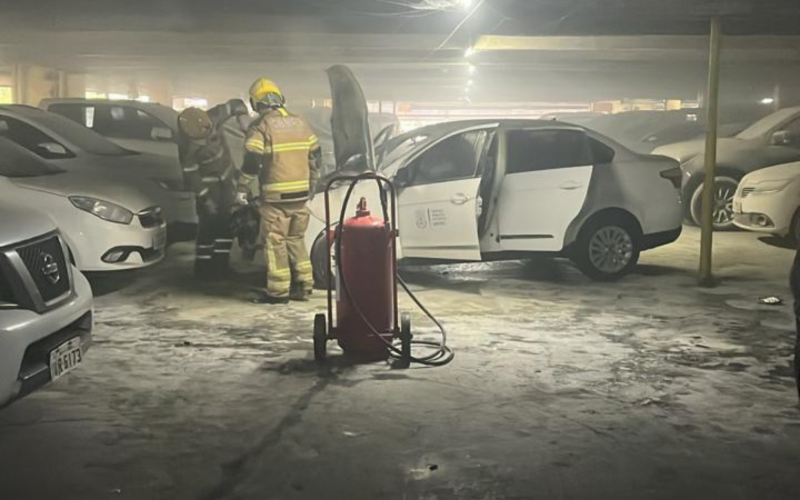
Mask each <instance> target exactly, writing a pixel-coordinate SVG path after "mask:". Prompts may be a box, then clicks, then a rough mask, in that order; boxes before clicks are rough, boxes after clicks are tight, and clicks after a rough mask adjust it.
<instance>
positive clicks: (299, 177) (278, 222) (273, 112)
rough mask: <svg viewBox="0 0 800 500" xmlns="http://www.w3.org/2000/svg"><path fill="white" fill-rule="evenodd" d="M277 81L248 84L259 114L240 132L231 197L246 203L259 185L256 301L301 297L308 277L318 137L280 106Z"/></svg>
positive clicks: (308, 288)
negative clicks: (262, 287) (260, 279)
mask: <svg viewBox="0 0 800 500" xmlns="http://www.w3.org/2000/svg"><path fill="white" fill-rule="evenodd" d="M285 103H286V100H285V99H284V96H283V93H281V91H280V89H279V88H278V86H277V85H276V84H275V83H274V82H272V81H271V80H268V79H266V78H259V79H258V80H256V81H255V83H253V85H252V86H251V87H250V105H251V106H252V107H253V109H254V110H255V111H257V112H258V114H259V116H258V118H256V120H254V121H253V123H252V124H251V125H250V128H249V129H248V131H247V134H246V137H245V158H244V164H243V165H242V171H241V173H240V176H239V193H238V195H237V201H238V202H239V203H240V204H245V203H246V202H247V197H248V192H249V186H250V184H251V182H252V181H253V180H255V179H258V185H259V186H260V197H261V198H260V207H259V213H260V215H261V238H262V239H263V243H264V256H265V259H266V261H267V287H266V294H264V295H263V296H260V297H258V298H256V299H254V301H253V302H255V303H258V304H285V303H287V302H288V301H289V299H293V300H307V298H308V296H309V295H310V294H311V290H312V286H313V278H312V271H311V261H310V260H309V255H308V251H307V249H306V246H305V242H304V237H305V232H306V229H307V228H308V219H309V212H308V209H307V208H306V202H307V201H308V199H309V198H310V197H311V196H313V192H314V187H315V185H316V182H317V179H318V177H319V165H320V162H321V157H322V155H321V152H320V146H319V140H318V139H317V137H316V136H315V135H314V133H313V132H312V131H311V128H310V127H309V126H308V124H307V123H306V122H305V120H303V119H302V118H300V117H298V116H296V115H293V114H292V113H290V112H289V111H287V110H286V108H285Z"/></svg>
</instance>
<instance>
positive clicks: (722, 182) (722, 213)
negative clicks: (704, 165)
mask: <svg viewBox="0 0 800 500" xmlns="http://www.w3.org/2000/svg"><path fill="white" fill-rule="evenodd" d="M738 187H739V181H737V180H736V179H734V178H732V177H725V176H717V177H716V178H715V179H714V211H713V212H712V218H711V220H712V222H713V224H714V229H715V230H718V231H719V230H728V229H733V227H734V226H733V197H734V195H735V194H736V189H737V188H738ZM691 203H692V204H691V209H692V220H693V221H694V223H695V224H697V225H698V226H700V225H701V223H702V217H703V216H702V213H703V212H702V207H703V184H702V183H701V184H700V185H699V186H697V189H695V191H694V194H692V201H691Z"/></svg>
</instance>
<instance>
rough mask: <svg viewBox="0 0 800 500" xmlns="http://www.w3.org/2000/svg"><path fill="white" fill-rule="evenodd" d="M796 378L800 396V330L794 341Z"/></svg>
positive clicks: (799, 395)
mask: <svg viewBox="0 0 800 500" xmlns="http://www.w3.org/2000/svg"><path fill="white" fill-rule="evenodd" d="M794 378H795V382H796V383H797V396H798V397H800V331H798V333H797V339H796V340H795V342H794Z"/></svg>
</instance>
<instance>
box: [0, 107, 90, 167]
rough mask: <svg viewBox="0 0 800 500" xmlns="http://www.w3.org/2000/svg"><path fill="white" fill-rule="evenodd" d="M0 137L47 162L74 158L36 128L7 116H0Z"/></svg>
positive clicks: (63, 147) (65, 149) (62, 146)
mask: <svg viewBox="0 0 800 500" xmlns="http://www.w3.org/2000/svg"><path fill="white" fill-rule="evenodd" d="M0 137H5V138H6V139H8V140H10V141H12V142H15V143H17V144H18V145H20V146H22V147H23V148H25V149H27V150H28V151H30V152H32V153H35V154H37V155H39V156H41V157H42V158H45V159H47V160H56V159H61V158H74V157H75V155H74V154H73V153H72V152H71V151H70V150H69V149H67V148H66V146H64V145H63V144H61V143H60V142H58V141H57V140H55V139H54V138H52V137H50V136H49V135H47V134H45V133H44V132H42V131H41V130H39V129H38V128H36V127H34V126H32V125H29V124H27V123H25V122H23V121H20V120H17V119H16V118H11V117H9V116H0Z"/></svg>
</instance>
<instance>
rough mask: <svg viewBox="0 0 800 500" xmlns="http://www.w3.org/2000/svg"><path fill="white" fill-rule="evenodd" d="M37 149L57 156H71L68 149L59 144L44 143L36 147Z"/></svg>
mask: <svg viewBox="0 0 800 500" xmlns="http://www.w3.org/2000/svg"><path fill="white" fill-rule="evenodd" d="M36 147H37V148H39V149H42V150H44V151H47V152H48V153H50V154H51V155H55V156H69V151H67V148H65V147H64V146H62V145H61V144H59V143H57V142H42V143H39V144H37V145H36Z"/></svg>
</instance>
